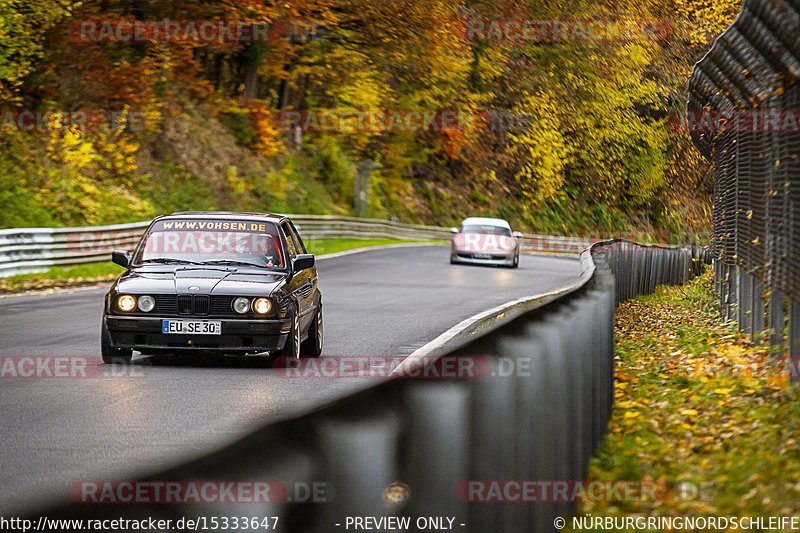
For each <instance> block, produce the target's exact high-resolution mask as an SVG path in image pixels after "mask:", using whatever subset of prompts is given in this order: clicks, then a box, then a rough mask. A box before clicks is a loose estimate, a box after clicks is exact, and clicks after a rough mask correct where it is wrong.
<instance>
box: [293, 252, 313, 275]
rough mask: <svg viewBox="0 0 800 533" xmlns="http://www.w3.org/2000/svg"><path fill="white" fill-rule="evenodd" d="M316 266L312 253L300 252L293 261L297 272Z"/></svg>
mask: <svg viewBox="0 0 800 533" xmlns="http://www.w3.org/2000/svg"><path fill="white" fill-rule="evenodd" d="M313 266H314V256H313V255H311V254H299V255H298V256H297V257H295V258H294V261H292V268H293V269H294V271H295V272H300V271H301V270H306V269H307V268H311V267H313Z"/></svg>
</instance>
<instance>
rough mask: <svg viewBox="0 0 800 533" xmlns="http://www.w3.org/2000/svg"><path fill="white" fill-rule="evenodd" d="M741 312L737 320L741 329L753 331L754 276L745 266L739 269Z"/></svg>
mask: <svg viewBox="0 0 800 533" xmlns="http://www.w3.org/2000/svg"><path fill="white" fill-rule="evenodd" d="M737 300H738V302H739V312H738V313H737V317H736V321H737V322H738V323H739V331H741V332H742V333H748V334H749V333H750V332H751V331H750V330H751V326H752V322H751V312H752V309H751V305H752V303H753V278H752V277H751V276H750V274H748V273H747V272H746V271H745V270H744V269H743V268H740V269H739V294H738V298H737Z"/></svg>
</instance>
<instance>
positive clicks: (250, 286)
mask: <svg viewBox="0 0 800 533" xmlns="http://www.w3.org/2000/svg"><path fill="white" fill-rule="evenodd" d="M285 282H286V275H285V274H270V273H264V272H253V271H239V270H237V269H217V268H207V267H183V266H182V267H179V268H176V269H174V270H169V271H163V270H162V271H159V270H156V271H148V270H134V271H131V272H129V273H127V274H124V275H123V276H121V277H120V278H119V280H118V281H117V284H116V290H117V292H119V293H132V294H147V293H152V294H224V295H231V296H238V295H242V296H255V295H262V294H263V295H270V294H272V293H273V292H275V291H276V290H277V289H278V288H280V287H282V286H283V285H284V284H285ZM190 287H197V288H196V289H194V288H193V289H190Z"/></svg>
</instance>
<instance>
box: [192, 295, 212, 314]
mask: <svg viewBox="0 0 800 533" xmlns="http://www.w3.org/2000/svg"><path fill="white" fill-rule="evenodd" d="M209 307H210V302H209V298H208V296H205V295H199V296H195V297H194V314H196V315H207V314H208V309H209Z"/></svg>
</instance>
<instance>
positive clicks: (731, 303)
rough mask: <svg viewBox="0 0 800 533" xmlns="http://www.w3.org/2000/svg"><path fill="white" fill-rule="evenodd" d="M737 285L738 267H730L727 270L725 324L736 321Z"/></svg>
mask: <svg viewBox="0 0 800 533" xmlns="http://www.w3.org/2000/svg"><path fill="white" fill-rule="evenodd" d="M738 285H739V267H738V266H736V265H730V267H729V270H728V306H727V313H726V315H725V321H726V322H733V321H734V320H736V310H737V308H738V307H737V305H736V304H737V302H736V294H737V290H738Z"/></svg>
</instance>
